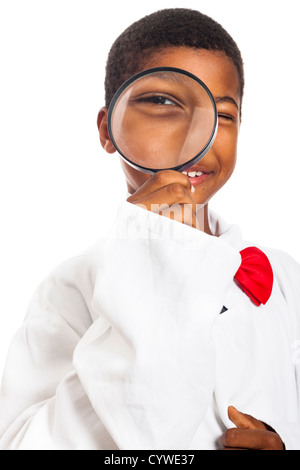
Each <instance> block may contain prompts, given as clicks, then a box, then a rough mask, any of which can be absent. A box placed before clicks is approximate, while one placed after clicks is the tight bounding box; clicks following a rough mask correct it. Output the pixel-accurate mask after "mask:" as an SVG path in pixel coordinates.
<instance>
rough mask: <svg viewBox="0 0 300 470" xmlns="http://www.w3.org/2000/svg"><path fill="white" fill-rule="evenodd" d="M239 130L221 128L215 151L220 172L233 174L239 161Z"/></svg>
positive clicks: (214, 146) (214, 147)
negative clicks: (237, 160)
mask: <svg viewBox="0 0 300 470" xmlns="http://www.w3.org/2000/svg"><path fill="white" fill-rule="evenodd" d="M237 143H238V128H232V129H224V128H219V130H218V133H217V136H216V139H215V142H214V145H213V150H214V153H215V156H216V158H217V160H218V162H219V165H220V172H222V173H223V174H228V175H229V176H230V175H231V173H232V172H233V170H234V168H235V164H236V159H237Z"/></svg>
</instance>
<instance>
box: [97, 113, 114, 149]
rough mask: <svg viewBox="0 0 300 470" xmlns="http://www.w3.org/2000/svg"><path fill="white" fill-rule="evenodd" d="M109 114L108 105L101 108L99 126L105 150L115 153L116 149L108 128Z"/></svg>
mask: <svg viewBox="0 0 300 470" xmlns="http://www.w3.org/2000/svg"><path fill="white" fill-rule="evenodd" d="M107 114H108V109H107V108H106V106H104V107H103V108H101V109H100V111H99V113H98V117H97V127H98V131H99V137H100V142H101V145H102V147H103V148H104V150H106V152H107V153H114V152H115V151H116V149H115V147H114V145H113V143H112V141H111V140H110V137H109V133H108V128H107Z"/></svg>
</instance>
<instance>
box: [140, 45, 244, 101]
mask: <svg viewBox="0 0 300 470" xmlns="http://www.w3.org/2000/svg"><path fill="white" fill-rule="evenodd" d="M143 66H144V68H145V69H146V68H151V67H178V68H181V69H184V70H187V71H188V72H191V73H193V74H194V75H196V76H197V77H199V78H200V79H201V80H202V81H203V82H204V83H205V84H206V85H207V86H208V88H209V89H210V91H211V92H212V94H213V95H214V96H232V98H234V99H235V100H236V101H237V102H238V104H240V84H239V76H238V72H237V69H236V67H235V65H234V63H233V62H232V60H231V59H230V58H229V57H228V56H227V55H226V54H225V53H224V52H219V51H208V50H206V49H198V50H194V49H191V48H186V47H173V48H167V49H163V50H161V51H157V52H155V53H154V54H152V55H151V56H150V58H149V60H147V61H146V62H145V63H144V64H143Z"/></svg>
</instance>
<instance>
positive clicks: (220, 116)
mask: <svg viewBox="0 0 300 470" xmlns="http://www.w3.org/2000/svg"><path fill="white" fill-rule="evenodd" d="M218 119H224V120H225V121H232V122H235V121H236V118H235V117H234V116H232V114H226V113H218Z"/></svg>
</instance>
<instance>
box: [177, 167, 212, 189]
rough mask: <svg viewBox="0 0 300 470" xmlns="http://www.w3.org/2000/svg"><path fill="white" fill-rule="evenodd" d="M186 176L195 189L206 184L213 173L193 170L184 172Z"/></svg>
mask: <svg viewBox="0 0 300 470" xmlns="http://www.w3.org/2000/svg"><path fill="white" fill-rule="evenodd" d="M182 173H183V174H184V175H186V176H188V178H189V180H190V182H191V183H192V185H193V186H194V187H196V186H199V184H202V183H204V182H205V181H206V180H207V179H208V178H209V177H210V176H211V175H212V174H213V172H212V171H207V170H204V169H203V170H202V171H201V170H193V169H190V170H189V171H183V172H182Z"/></svg>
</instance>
